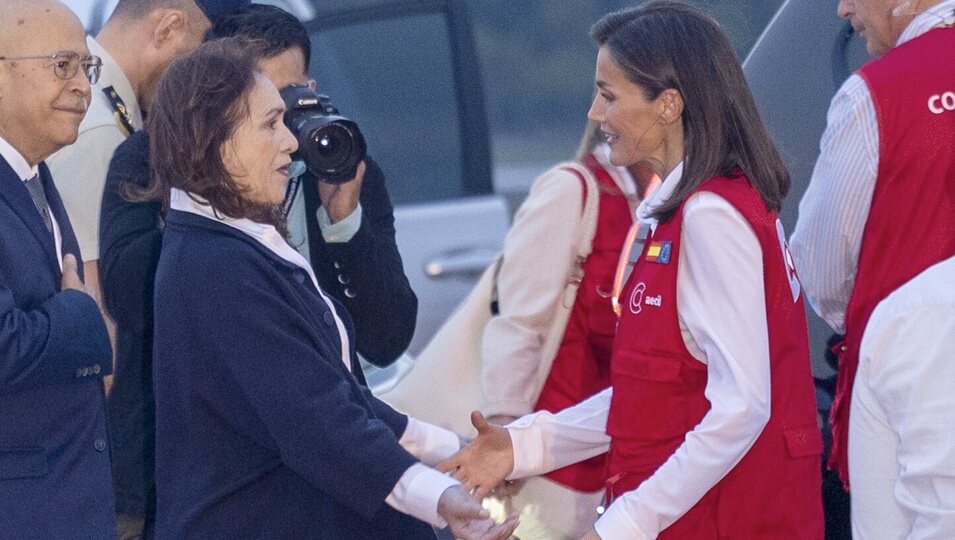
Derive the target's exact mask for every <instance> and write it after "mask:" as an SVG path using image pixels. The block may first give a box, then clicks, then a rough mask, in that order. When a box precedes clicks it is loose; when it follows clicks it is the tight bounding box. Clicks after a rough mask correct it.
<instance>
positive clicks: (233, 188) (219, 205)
mask: <svg viewBox="0 0 955 540" xmlns="http://www.w3.org/2000/svg"><path fill="white" fill-rule="evenodd" d="M258 50H259V47H258V46H257V45H256V43H254V42H250V41H249V40H245V39H242V38H225V39H219V40H215V41H210V42H207V43H203V44H202V45H200V46H199V48H198V49H196V50H195V51H194V52H193V53H191V54H189V55H186V56H184V57H182V58H180V59H178V60H176V61H175V62H173V63H172V65H170V66H169V69H168V70H167V71H166V73H165V75H163V77H162V80H160V82H159V86H158V88H157V89H156V97H155V100H154V101H153V103H152V106H151V107H150V110H149V120H148V123H147V128H148V132H149V156H150V158H149V159H150V165H151V169H152V178H151V182H150V185H149V187H147V188H146V189H145V190H143V191H140V192H139V193H138V194H135V195H134V196H133V198H134V199H137V200H140V201H142V200H160V201H162V202H163V208H164V209H168V207H169V191H170V189H171V188H178V189H181V190H183V191H186V192H188V193H190V194H192V195H195V196H197V197H201V198H202V199H204V200H205V201H207V202H208V203H209V205H210V206H211V207H212V208H213V209H214V210H215V211H216V213H217V214H224V215H226V216H229V217H232V218H249V219H252V220H253V221H257V222H260V223H267V224H271V225H275V226H276V227H278V228H279V230H281V231H282V232H283V233H284V230H285V224H284V218H283V216H282V213H281V211H280V210H279V208H277V207H275V206H267V205H262V204H261V203H256V202H253V201H250V200H249V199H248V198H246V191H247V190H246V189H245V188H243V187H242V186H240V185H239V184H237V183H236V182H235V180H233V178H232V176H231V175H230V174H229V172H228V171H227V170H226V167H225V164H224V163H223V161H222V154H221V149H222V146H223V145H224V144H225V143H227V142H228V141H229V140H230V139H231V138H232V136H233V135H234V134H235V130H236V129H237V128H238V126H239V125H240V124H241V123H242V121H243V120H244V119H245V118H246V116H247V115H248V114H249V110H248V101H247V98H248V95H249V93H250V91H251V90H252V87H253V86H254V84H255V74H256V73H258V71H257V68H256V62H257V61H258V59H259V57H260V54H259V53H258Z"/></svg>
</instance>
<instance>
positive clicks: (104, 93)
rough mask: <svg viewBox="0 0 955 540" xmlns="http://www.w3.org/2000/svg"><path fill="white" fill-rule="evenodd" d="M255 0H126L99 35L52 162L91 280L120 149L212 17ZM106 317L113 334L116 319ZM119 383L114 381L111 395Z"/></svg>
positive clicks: (90, 42) (95, 282)
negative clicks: (86, 81) (73, 132)
mask: <svg viewBox="0 0 955 540" xmlns="http://www.w3.org/2000/svg"><path fill="white" fill-rule="evenodd" d="M247 3H248V0H119V2H118V3H117V5H116V8H115V9H114V10H113V13H112V14H111V15H110V18H109V20H107V21H106V24H105V25H104V26H103V29H102V30H101V31H100V32H99V34H98V35H97V36H96V38H93V37H92V36H90V37H87V38H86V44H87V46H88V47H89V50H90V51H91V53H92V54H94V55H96V56H98V57H99V58H101V59H102V63H103V65H102V69H101V73H100V79H99V81H98V82H96V83H95V84H94V86H93V89H92V98H91V102H90V107H89V111H88V112H87V114H86V118H85V119H84V120H83V123H82V124H80V130H79V138H78V139H77V141H76V142H75V143H74V144H72V145H70V146H67V147H66V148H64V149H63V150H61V151H59V152H57V153H56V154H55V155H54V156H52V157H51V158H50V159H49V160H48V163H49V166H50V171H51V172H52V173H53V178H54V181H55V182H56V187H57V188H58V189H59V190H60V194H61V195H62V197H63V203H64V204H65V205H66V210H67V212H68V213H69V214H70V218H71V219H72V221H73V224H74V226H75V228H76V237H77V240H78V241H79V245H80V248H81V249H82V250H83V254H84V257H85V260H84V261H83V266H84V268H85V270H86V275H87V284H88V285H89V286H90V287H92V288H94V289H95V290H96V291H97V292H99V291H101V287H100V283H99V264H98V262H99V214H100V199H101V197H102V194H103V185H104V184H105V183H106V170H107V167H108V166H109V161H110V159H111V158H112V157H113V152H114V151H115V150H116V147H117V146H119V144H120V143H121V142H123V141H124V140H125V139H126V137H128V136H129V135H130V134H131V133H133V132H135V131H139V130H141V129H142V128H143V118H144V115H145V112H146V111H147V110H148V109H149V101H150V99H151V98H152V94H153V90H154V88H155V87H156V84H157V83H158V82H159V79H160V77H162V74H163V73H164V72H165V71H166V67H167V66H169V64H171V63H172V61H173V60H175V59H176V58H179V57H180V56H182V55H184V54H186V53H188V52H190V51H192V50H193V49H195V48H196V47H197V46H198V45H199V43H200V42H201V41H202V36H203V35H205V33H206V31H207V30H208V29H209V27H210V26H211V24H212V23H211V19H212V18H214V17H216V16H219V15H221V14H224V13H227V12H229V11H230V10H231V9H233V8H234V7H236V6H238V5H243V4H247ZM103 315H104V318H105V319H106V321H107V325H108V327H109V329H110V334H111V335H112V334H113V325H112V321H111V320H110V319H109V317H108V316H107V314H106V313H105V312H104V314H103ZM110 383H111V381H110V380H109V379H107V392H109V388H110Z"/></svg>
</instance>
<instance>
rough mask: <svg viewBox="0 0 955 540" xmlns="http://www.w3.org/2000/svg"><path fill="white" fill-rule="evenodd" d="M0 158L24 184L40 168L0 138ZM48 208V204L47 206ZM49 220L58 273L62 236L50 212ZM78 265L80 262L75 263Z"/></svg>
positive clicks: (61, 255)
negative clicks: (51, 226)
mask: <svg viewBox="0 0 955 540" xmlns="http://www.w3.org/2000/svg"><path fill="white" fill-rule="evenodd" d="M0 157H2V158H3V159H4V160H5V161H6V162H7V165H10V168H11V169H13V172H15V173H17V176H19V177H20V180H22V181H24V182H26V181H27V180H29V179H31V178H33V177H34V176H36V175H38V174H39V172H40V170H39V169H40V168H39V166H37V165H33V166H30V164H29V163H27V160H26V158H25V157H23V154H21V153H20V152H19V150H17V149H16V148H14V147H13V146H12V145H11V144H10V143H8V142H7V141H6V140H5V139H4V138H3V137H0ZM23 188H24V189H28V188H27V187H26V186H23ZM47 208H49V204H48V205H47ZM50 220H51V221H52V222H53V245H54V246H55V248H56V253H57V255H58V256H57V258H56V264H58V265H59V266H60V271H61V272H62V271H63V236H62V235H61V234H60V224H59V223H57V221H56V216H54V215H53V212H52V211H51V212H50ZM77 263H80V261H77Z"/></svg>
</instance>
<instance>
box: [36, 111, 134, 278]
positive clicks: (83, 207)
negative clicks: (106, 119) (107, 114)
mask: <svg viewBox="0 0 955 540" xmlns="http://www.w3.org/2000/svg"><path fill="white" fill-rule="evenodd" d="M124 140H126V138H125V137H124V136H123V134H122V133H120V131H119V129H118V128H117V127H116V126H115V125H114V124H110V125H100V126H94V127H92V128H89V129H86V130H83V131H81V132H80V134H79V138H77V139H76V142H75V143H73V144H71V145H69V146H65V147H63V148H62V149H61V150H60V151H58V152H57V153H56V154H54V155H52V156H50V158H49V159H47V166H49V167H50V174H51V175H52V176H53V183H54V184H56V190H57V191H58V192H59V193H60V197H61V198H62V199H63V206H65V207H66V213H67V214H68V215H69V216H70V224H71V225H72V226H73V231H74V232H75V233H76V240H77V242H79V245H80V253H82V255H83V262H89V261H95V260H99V213H100V206H101V205H102V202H103V188H104V187H105V186H106V172H107V171H108V170H109V162H110V161H111V160H112V159H113V152H115V151H116V147H118V146H119V145H120V144H122V142H123V141H124Z"/></svg>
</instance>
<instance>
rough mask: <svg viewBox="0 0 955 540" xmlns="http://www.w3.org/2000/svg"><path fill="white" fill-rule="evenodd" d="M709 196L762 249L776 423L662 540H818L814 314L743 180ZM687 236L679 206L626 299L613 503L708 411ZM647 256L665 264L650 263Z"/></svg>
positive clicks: (714, 187) (616, 384)
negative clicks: (690, 321) (740, 221)
mask: <svg viewBox="0 0 955 540" xmlns="http://www.w3.org/2000/svg"><path fill="white" fill-rule="evenodd" d="M701 190H702V191H710V192H713V193H716V194H717V195H719V196H720V197H722V198H724V199H725V200H727V201H728V202H729V203H730V204H732V205H733V207H734V208H736V210H738V211H739V212H740V213H741V214H742V215H743V217H744V218H745V219H746V221H747V222H748V223H749V224H750V226H751V227H752V228H753V231H754V232H755V233H756V237H757V238H758V240H759V244H760V247H761V248H762V255H763V257H762V260H763V280H764V288H765V296H766V314H767V317H768V321H767V326H768V329H769V347H770V362H771V364H772V365H771V375H770V384H771V389H772V391H771V402H770V406H771V414H770V418H769V422H768V423H767V424H766V427H765V428H764V429H763V431H762V433H761V434H760V435H759V437H758V438H757V439H756V442H755V443H754V444H753V446H752V448H750V450H749V451H748V452H747V453H746V455H745V456H744V457H743V459H742V460H741V461H740V462H739V463H738V464H737V465H736V467H734V468H733V469H732V470H731V471H730V472H729V473H728V474H727V475H726V476H725V477H724V478H723V479H722V480H721V481H720V482H719V483H717V484H716V485H715V486H714V487H713V488H712V489H710V490H709V491H708V492H707V493H706V495H704V497H703V498H702V499H701V500H700V501H699V502H698V503H697V504H696V505H695V506H693V507H692V508H691V509H690V510H689V511H688V512H687V513H686V514H684V515H683V517H681V518H680V519H679V520H677V521H676V522H675V523H673V524H672V525H671V526H670V527H668V528H667V529H665V530H664V531H662V533H661V534H660V536H659V538H661V539H662V538H674V539H685V538H693V539H699V538H714V539H715V538H721V539H726V538H740V539H747V540H751V539H761V538H766V539H774V540H775V539H779V538H786V539H798V538H805V539H820V538H822V536H823V515H822V501H821V494H820V491H821V485H820V484H821V471H820V461H819V454H820V452H821V450H822V439H821V436H820V433H819V428H818V425H817V421H816V405H815V397H814V391H813V384H812V375H811V374H810V362H809V348H808V336H807V330H806V314H805V311H804V307H803V302H802V298H801V296H797V298H796V299H795V300H794V298H793V297H794V294H795V295H799V289H798V288H796V289H794V288H793V287H794V286H795V287H798V281H796V275H795V270H794V269H793V267H792V263H791V260H792V259H791V257H789V256H788V248H787V251H786V252H785V253H786V255H784V251H783V248H782V246H783V238H784V237H783V234H782V227H781V225H780V226H779V228H777V223H778V219H777V215H776V213H775V212H772V211H770V210H768V209H767V208H766V205H765V204H764V203H763V201H762V199H761V198H760V196H759V194H758V193H757V192H756V191H755V190H754V189H753V188H752V187H751V186H750V185H749V181H748V179H747V178H746V177H745V176H739V177H736V178H711V179H709V180H707V181H706V182H704V183H703V184H702V185H701V186H700V187H699V188H698V190H697V191H701ZM682 225H683V207H682V206H681V207H680V208H679V210H678V211H677V212H676V214H675V215H674V216H673V218H672V219H670V220H668V221H666V222H662V223H660V224H658V225H657V228H656V231H654V234H653V236H652V238H650V239H648V240H647V242H646V244H645V246H644V249H643V253H642V254H641V256H640V259H639V260H638V261H637V263H636V265H635V266H634V269H633V273H632V274H631V275H630V278H629V280H628V281H627V285H626V287H625V288H624V291H623V294H622V296H621V299H622V303H623V313H622V315H621V317H620V325H619V327H618V329H617V339H616V341H615V343H614V351H613V360H612V364H611V368H612V369H611V370H612V375H611V378H612V380H613V398H612V400H611V403H610V416H609V418H608V421H607V433H608V434H609V435H610V436H611V438H612V442H611V445H610V453H609V458H608V463H607V477H608V480H607V489H608V495H609V498H610V499H612V498H613V497H616V496H619V495H621V494H622V493H625V492H627V491H630V490H633V489H635V488H637V486H639V485H640V484H641V483H642V482H643V481H644V480H646V479H647V478H649V477H650V476H651V475H653V473H654V472H655V471H656V470H657V468H659V467H660V466H661V465H662V464H663V463H664V462H665V461H666V460H667V459H668V458H669V457H670V456H671V455H672V454H673V453H674V452H675V451H676V450H677V448H679V447H680V446H681V445H682V444H683V442H684V440H685V438H686V434H687V433H688V432H689V431H691V430H693V428H694V427H695V426H697V424H699V423H700V421H701V420H702V419H703V417H704V416H705V415H706V413H707V411H709V409H710V403H709V401H708V400H707V399H706V397H705V395H704V390H705V389H706V382H707V369H706V366H705V365H704V364H702V363H700V362H699V361H697V360H696V359H695V358H693V356H691V355H690V352H689V351H688V350H687V348H686V345H685V343H684V341H683V337H682V335H681V333H680V322H679V317H678V313H677V307H676V299H677V295H678V291H677V269H678V267H679V265H680V237H681V230H682ZM651 246H655V247H658V248H659V252H658V253H650V252H649V249H650V247H651ZM784 257H785V258H784ZM787 261H788V263H787ZM727 286H730V285H729V284H727ZM734 286H745V285H743V284H735V285H734ZM726 316H727V317H733V313H726ZM647 329H652V331H649V332H648V331H647ZM684 481H686V482H692V481H693V479H692V478H686V479H685V480H684Z"/></svg>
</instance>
